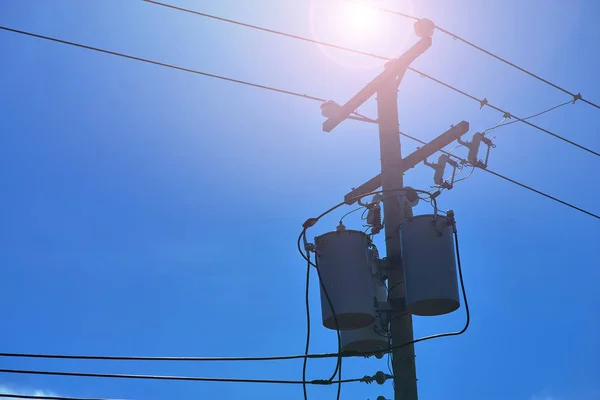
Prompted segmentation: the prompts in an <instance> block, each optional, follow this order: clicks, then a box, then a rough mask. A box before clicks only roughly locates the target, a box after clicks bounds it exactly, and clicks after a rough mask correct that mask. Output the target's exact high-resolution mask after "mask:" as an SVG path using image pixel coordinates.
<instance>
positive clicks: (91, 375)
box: [0, 368, 365, 385]
mask: <svg viewBox="0 0 600 400" xmlns="http://www.w3.org/2000/svg"><path fill="white" fill-rule="evenodd" d="M0 373H5V374H25V375H53V376H71V377H87V378H111V379H145V380H167V381H194V382H227V383H264V384H278V385H303V384H304V382H303V381H294V380H278V379H243V378H205V377H197V376H175V375H134V374H101V373H92V372H70V371H40V370H24V369H4V368H2V369H0ZM364 380H365V378H353V379H343V380H341V381H337V380H335V381H328V380H322V379H315V380H311V381H307V382H306V384H309V385H331V384H338V383H353V382H362V381H364Z"/></svg>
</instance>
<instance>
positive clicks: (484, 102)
mask: <svg viewBox="0 0 600 400" xmlns="http://www.w3.org/2000/svg"><path fill="white" fill-rule="evenodd" d="M144 1H145V2H147V3H151V4H155V5H159V6H163V7H166V8H171V9H174V10H177V11H182V12H186V13H190V14H195V15H198V16H201V17H206V18H211V19H216V20H218V21H222V22H226V23H231V24H235V25H240V26H243V27H246V28H251V29H256V30H260V31H263V32H267V33H272V34H276V35H280V36H285V37H289V38H292V39H297V40H302V41H304V42H310V43H315V44H318V45H321V46H326V47H330V48H334V49H338V50H343V51H347V52H351V53H355V54H360V55H363V56H367V57H372V58H377V59H379V60H386V61H390V60H392V58H390V57H384V56H380V55H377V54H373V53H368V52H365V51H360V50H355V49H352V48H349V47H345V46H339V45H336V44H332V43H328V42H323V41H320V40H315V39H311V38H308V37H304V36H299V35H292V34H290V33H286V32H282V31H279V30H275V29H270V28H264V27H261V26H257V25H251V24H247V23H245V22H241V21H236V20H232V19H227V18H222V17H218V16H216V15H212V14H206V13H201V12H198V11H194V10H191V9H188V8H183V7H177V6H172V5H170V4H166V3H161V2H158V1H155V0H144ZM412 18H415V19H417V18H416V17H412ZM408 70H410V71H412V72H416V73H417V74H419V75H420V76H422V77H425V78H427V79H430V80H432V81H434V82H436V83H438V84H440V85H442V86H444V87H446V88H448V89H451V90H453V91H455V92H457V93H460V94H462V95H463V96H466V97H468V98H470V99H472V100H475V101H477V102H478V103H479V104H480V106H481V107H482V108H483V106H488V107H490V108H492V109H494V110H496V111H499V112H501V113H502V114H503V115H510V116H511V117H512V118H515V119H516V120H518V121H520V122H523V123H525V124H527V125H529V126H531V127H532V128H536V129H538V130H540V131H542V132H544V133H546V134H548V135H550V136H553V137H555V138H556V139H559V140H562V141H563V142H566V143H568V144H570V145H572V146H575V147H577V148H579V149H581V150H584V151H586V152H589V153H591V154H593V155H595V156H598V157H600V153H598V152H596V151H594V150H591V149H589V148H587V147H585V146H583V145H580V144H578V143H576V142H574V141H572V140H570V139H567V138H565V137H563V136H561V135H558V134H556V133H554V132H551V131H550V130H548V129H545V128H542V127H540V126H538V125H535V124H532V123H531V122H528V121H527V120H525V119H523V118H519V117H517V116H515V115H513V114H512V113H509V112H508V111H505V110H503V109H501V108H499V107H497V106H494V105H492V104H491V103H490V102H489V101H488V100H487V98H484V99H478V98H477V97H475V96H473V95H470V94H469V93H467V92H465V91H463V90H460V89H457V88H455V87H454V86H452V85H449V84H447V83H445V82H442V81H441V80H439V79H437V78H434V77H433V76H431V75H428V74H426V73H425V72H423V71H420V70H418V69H416V68H413V67H408ZM357 115H358V114H357Z"/></svg>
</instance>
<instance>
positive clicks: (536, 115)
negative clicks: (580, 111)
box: [494, 101, 573, 129]
mask: <svg viewBox="0 0 600 400" xmlns="http://www.w3.org/2000/svg"><path fill="white" fill-rule="evenodd" d="M567 104H573V102H572V101H565V102H564V103H560V104H558V105H556V106H554V107H550V108H548V109H546V110H544V111H542V112H539V113H537V114H533V115H530V116H529V117H525V118H523V120H524V121H525V120H529V119H531V118H535V117H539V116H540V115H543V114H546V113H549V112H550V111H554V110H556V109H557V108H560V107H563V106H566V105H567ZM517 122H521V121H510V122H507V123H505V124H500V125H498V126H496V127H495V128H500V127H502V126H507V125H512V124H516V123H517ZM495 128H494V129H495Z"/></svg>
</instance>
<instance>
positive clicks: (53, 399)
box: [0, 393, 116, 400]
mask: <svg viewBox="0 0 600 400" xmlns="http://www.w3.org/2000/svg"><path fill="white" fill-rule="evenodd" d="M2 398H7V399H42V400H111V399H101V398H87V397H86V398H83V397H64V396H50V395H35V396H26V395H24V394H14V393H0V399H2ZM115 400H116V399H115Z"/></svg>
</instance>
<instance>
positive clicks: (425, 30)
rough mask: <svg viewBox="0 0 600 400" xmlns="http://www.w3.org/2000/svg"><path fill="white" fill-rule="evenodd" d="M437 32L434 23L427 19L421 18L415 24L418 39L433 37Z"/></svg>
mask: <svg viewBox="0 0 600 400" xmlns="http://www.w3.org/2000/svg"><path fill="white" fill-rule="evenodd" d="M434 30H435V24H434V23H433V21H431V20H429V19H427V18H421V19H420V20H418V21H417V22H415V33H416V34H417V36H418V37H420V38H424V37H433V31H434Z"/></svg>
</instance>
